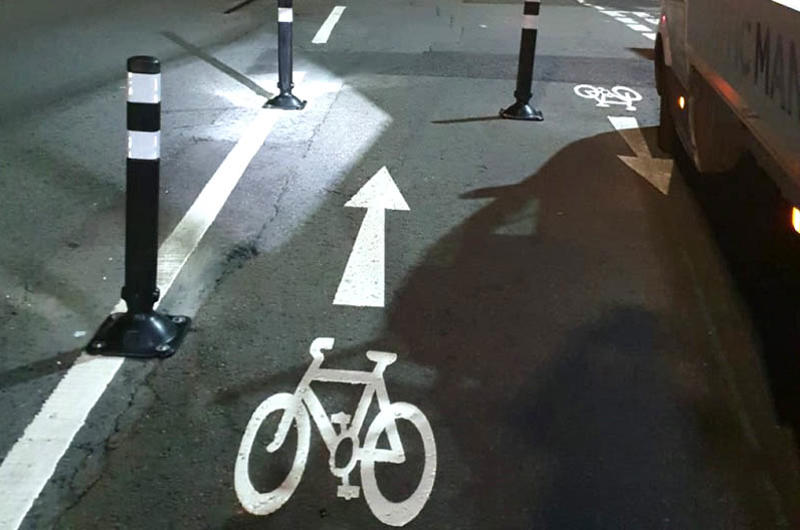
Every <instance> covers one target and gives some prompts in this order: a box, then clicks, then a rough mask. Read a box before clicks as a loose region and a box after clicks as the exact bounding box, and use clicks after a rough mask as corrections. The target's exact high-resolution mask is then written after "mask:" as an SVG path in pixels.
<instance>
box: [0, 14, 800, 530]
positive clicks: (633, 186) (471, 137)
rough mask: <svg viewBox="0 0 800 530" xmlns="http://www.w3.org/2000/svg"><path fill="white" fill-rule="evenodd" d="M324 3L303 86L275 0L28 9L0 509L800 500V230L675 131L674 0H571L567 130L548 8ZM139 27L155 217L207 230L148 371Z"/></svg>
mask: <svg viewBox="0 0 800 530" xmlns="http://www.w3.org/2000/svg"><path fill="white" fill-rule="evenodd" d="M134 4H135V5H134ZM296 4H297V5H296V6H295V9H294V62H295V64H294V69H295V85H296V86H295V89H294V91H295V93H296V94H297V95H298V96H300V97H301V98H303V99H307V100H308V106H307V107H306V109H304V110H303V111H299V112H287V111H276V110H263V109H262V108H261V107H262V105H263V104H264V102H265V100H266V99H267V98H268V97H270V96H272V95H275V93H276V88H275V83H276V80H277V74H276V72H277V38H276V26H277V24H276V22H277V16H278V14H277V10H276V9H275V5H274V2H265V1H264V0H256V1H254V2H250V3H244V4H239V5H237V3H236V2H233V1H217V0H202V1H197V0H194V1H192V2H189V1H184V0H180V1H174V2H170V3H169V5H166V4H163V3H162V2H155V1H152V0H148V1H143V2H136V3H130V2H116V1H115V2H98V1H96V0H77V1H74V2H69V3H56V4H53V3H52V2H44V1H38V0H37V1H31V2H24V3H14V4H13V5H12V3H8V2H6V3H3V4H2V5H0V71H2V72H3V76H2V78H0V206H1V207H0V232H2V237H0V425H1V426H2V428H0V459H2V460H1V461H0V529H3V530H5V529H7V528H8V529H16V528H26V529H27V528H65V529H66V528H74V529H87V528H104V529H105V528H132V529H139V528H141V529H149V528H231V529H234V528H274V529H290V528H303V529H306V528H308V529H311V528H320V529H351V528H352V529H355V528H358V529H361V528H381V527H387V526H406V527H408V528H422V529H434V528H435V529H458V530H462V529H464V530H466V529H495V528H497V529H532V528H546V529H559V530H562V529H596V528H597V529H621V528H632V529H650V528H674V529H687V528H702V529H715V528H720V529H722V528H725V529H731V528H737V529H738V528H747V529H750V528H752V529H767V528H797V527H798V526H800V501H799V499H800V479H799V478H798V477H800V473H798V470H799V469H800V466H798V445H797V443H796V436H797V435H796V433H797V432H798V431H797V429H798V428H800V412H799V411H800V403H798V402H797V401H798V398H797V396H798V388H797V384H796V381H797V374H798V357H797V347H796V345H797V344H798V342H799V341H800V337H798V329H800V326H798V319H797V315H798V313H797V309H796V301H797V300H798V299H800V281H798V279H797V278H798V275H797V274H796V271H797V270H798V267H800V258H799V256H800V250H799V249H798V243H797V241H796V239H794V238H793V237H792V234H791V233H790V230H789V227H788V223H787V222H786V219H787V218H786V217H785V214H786V208H787V205H785V204H783V203H782V201H781V199H780V197H779V196H778V194H777V192H776V191H775V189H774V187H773V186H772V185H771V183H770V182H769V181H768V178H767V177H766V176H765V175H764V174H763V172H761V170H760V169H759V168H758V167H757V166H756V165H755V163H754V162H753V161H752V160H750V159H749V158H748V159H744V160H743V161H742V162H741V164H740V165H739V166H738V167H737V168H736V170H735V171H733V172H731V173H729V174H725V175H715V176H712V177H708V176H706V177H701V176H699V175H697V174H696V173H695V172H693V171H692V169H691V167H690V164H689V163H688V161H687V160H686V157H685V155H683V154H680V153H679V154H678V155H677V160H672V159H670V158H669V157H668V156H667V155H666V154H664V153H662V152H660V151H659V150H658V148H657V147H656V146H655V143H656V142H655V128H654V127H655V126H656V125H657V123H658V96H657V94H656V91H655V88H654V81H653V72H652V69H653V65H652V49H653V44H654V42H653V38H654V33H655V31H656V26H655V24H656V22H657V18H658V15H659V9H658V5H657V2H656V1H655V0H608V1H606V2H604V3H601V4H597V5H589V4H588V3H584V2H579V1H577V0H555V1H552V2H550V1H548V2H543V5H542V7H541V16H540V18H539V22H538V23H539V38H538V43H537V55H536V63H535V75H534V77H535V83H534V97H533V101H532V103H533V105H534V106H535V107H536V108H538V109H541V110H542V112H543V113H544V117H545V120H544V121H543V122H541V123H529V122H515V121H506V120H501V119H498V118H497V114H498V110H499V109H500V108H501V107H504V106H508V105H509V104H511V103H512V102H513V95H512V94H513V91H514V83H515V77H516V68H517V52H518V49H519V36H520V25H521V15H522V6H521V5H520V4H521V2H516V1H515V2H512V1H509V0H484V1H474V0H441V1H434V0H411V1H399V0H382V1H380V2H375V1H367V0H353V2H351V3H347V4H344V9H343V10H342V9H341V8H339V9H337V10H335V14H336V16H338V18H336V16H335V17H334V18H330V15H331V13H332V11H334V8H335V7H336V5H337V4H335V3H332V2H329V1H327V0H325V1H323V0H298V1H297V2H296ZM340 5H341V4H340ZM226 11H228V12H227V13H226ZM326 20H327V21H328V22H326ZM321 28H324V31H322V32H320V29H321ZM313 41H317V42H313ZM138 54H153V55H156V56H158V57H159V58H160V59H161V61H162V72H163V74H162V77H163V104H162V161H161V174H162V180H161V185H162V189H161V196H160V200H161V211H160V239H161V241H162V242H164V245H171V244H172V243H173V242H174V241H175V238H176V237H177V236H174V237H173V236H171V234H173V233H181V232H180V230H177V231H176V227H181V226H183V225H182V224H181V223H186V222H187V221H186V219H188V218H189V217H191V219H194V220H195V221H196V217H197V216H200V217H202V218H203V219H204V220H205V222H206V223H207V225H208V230H207V231H206V232H203V233H201V234H200V235H201V236H202V237H199V238H198V239H197V240H196V241H191V242H188V243H187V242H186V241H179V242H178V243H180V244H181V245H184V246H185V255H184V257H185V258H186V261H185V263H183V264H182V265H181V266H180V267H179V268H177V269H176V270H175V273H176V275H175V276H174V278H173V279H174V281H172V282H171V283H170V284H169V285H167V286H166V288H165V289H162V291H164V297H163V300H162V301H161V305H160V306H159V308H160V309H161V310H164V311H167V312H170V313H173V314H184V315H189V316H191V317H192V319H193V322H192V327H191V330H190V333H189V335H188V336H187V338H186V340H185V342H184V343H183V345H182V346H181V347H180V349H179V351H178V352H177V354H176V355H174V356H173V357H170V358H168V359H165V360H161V361H146V362H144V361H131V360H128V361H125V362H124V363H118V362H117V361H115V360H111V361H109V360H107V359H103V358H96V357H89V356H86V355H85V354H82V353H81V351H82V348H84V347H85V346H86V344H87V342H88V341H89V339H90V338H91V336H92V334H93V333H94V331H95V330H96V328H97V326H98V325H99V324H100V323H101V322H102V320H103V319H104V317H105V316H106V315H107V314H108V312H109V311H110V310H111V309H112V307H114V305H115V304H116V303H117V301H118V299H119V289H120V287H121V286H122V276H123V268H122V264H123V239H124V238H123V235H124V205H125V189H124V188H125V178H124V171H125V169H124V156H125V153H124V138H125V114H124V113H125V72H124V69H125V59H126V58H127V57H128V56H131V55H138ZM580 85H591V86H590V87H583V88H578V89H577V90H576V87H579V86H580ZM618 86H622V87H627V89H622V90H618V91H617V94H618V95H619V94H622V95H623V96H626V97H627V99H626V98H625V97H623V98H619V97H617V98H616V99H614V98H612V104H610V105H607V106H602V105H598V103H600V101H599V100H598V99H592V97H591V96H592V95H593V94H594V95H597V89H596V88H592V87H602V88H606V89H612V88H613V87H618ZM625 99H626V100H625ZM622 100H625V101H624V104H619V103H620V102H621V101H622ZM243 153H245V154H243ZM236 168H238V169H236ZM220 179H222V180H225V181H226V182H228V183H230V186H229V189H228V190H227V191H220V190H221V189H222V188H220V187H219V184H218V182H219V180H220ZM223 188H224V186H223ZM204 190H205V191H204ZM227 193H229V196H228V195H227ZM214 199H217V200H219V206H220V207H221V209H219V208H218V209H217V210H219V211H217V210H215V209H214V208H211V207H209V206H208V204H210V203H211V202H213V200H214ZM193 205H195V206H193ZM197 205H199V206H197ZM192 208H194V209H192ZM187 212H200V213H198V214H197V215H195V214H192V215H187ZM195 221H192V222H195ZM174 231H175V232H174ZM170 248H171V247H170ZM181 248H183V247H181ZM162 287H163V286H162ZM368 352H373V353H369V354H368ZM374 352H387V353H390V354H395V355H385V353H377V354H376V353H374ZM312 354H313V355H315V356H316V357H313V356H312ZM320 355H323V356H324V361H322V364H321V365H320V360H321V357H320ZM115 363H117V364H115ZM326 370H329V371H326ZM273 395H277V397H270V396H273ZM362 396H363V397H362ZM40 411H41V412H40ZM282 411H288V413H286V414H284V413H283V412H282ZM281 419H284V422H283V423H282V422H281ZM75 431H76V432H75ZM276 433H277V434H276ZM276 439H277V441H276V443H274V444H273V443H272V442H273V440H276ZM59 448H61V449H59ZM287 477H288V478H287Z"/></svg>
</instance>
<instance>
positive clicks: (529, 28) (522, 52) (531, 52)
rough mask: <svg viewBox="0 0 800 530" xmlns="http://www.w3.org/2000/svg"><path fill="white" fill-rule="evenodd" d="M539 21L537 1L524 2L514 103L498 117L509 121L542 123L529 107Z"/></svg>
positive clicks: (541, 118)
mask: <svg viewBox="0 0 800 530" xmlns="http://www.w3.org/2000/svg"><path fill="white" fill-rule="evenodd" d="M538 21H539V0H533V1H526V2H525V8H524V10H523V13H522V37H521V39H520V43H519V66H518V68H517V89H516V90H515V91H514V97H515V98H516V100H517V101H516V102H515V103H514V104H513V105H511V106H510V107H508V108H507V109H505V110H501V111H500V116H501V117H503V118H508V119H511V120H529V121H542V120H543V119H544V116H543V115H542V113H541V111H538V110H536V109H534V108H533V107H531V106H530V104H529V102H530V100H531V96H532V95H533V92H532V86H533V62H534V59H535V58H536V34H537V31H538V29H537V28H538V26H539V24H538Z"/></svg>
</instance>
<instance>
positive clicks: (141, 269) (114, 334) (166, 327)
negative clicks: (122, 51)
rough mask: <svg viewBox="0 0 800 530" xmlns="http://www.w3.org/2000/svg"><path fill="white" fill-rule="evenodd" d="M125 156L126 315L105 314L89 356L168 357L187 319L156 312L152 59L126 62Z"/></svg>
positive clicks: (157, 154)
mask: <svg viewBox="0 0 800 530" xmlns="http://www.w3.org/2000/svg"><path fill="white" fill-rule="evenodd" d="M127 106H128V108H127V115H128V157H127V163H126V180H127V182H126V199H125V285H124V286H123V287H122V299H123V300H125V303H126V304H127V312H125V313H114V314H112V315H110V316H109V317H108V318H107V319H106V320H105V322H103V324H102V325H101V326H100V329H99V330H98V331H97V333H96V334H95V336H94V338H92V341H91V342H90V343H89V346H88V347H87V351H88V352H89V353H95V354H102V355H122V356H126V357H168V356H170V355H172V354H173V353H175V351H176V349H177V348H178V346H179V345H180V342H181V341H182V340H183V337H184V336H185V335H186V331H187V330H188V327H189V318H187V317H185V316H170V315H165V314H163V313H159V312H156V311H155V310H154V309H153V306H154V305H155V303H156V302H157V301H158V298H159V295H160V293H159V290H158V287H157V285H156V278H157V267H158V193H159V178H160V176H159V164H160V159H161V65H160V63H159V62H158V59H156V58H155V57H146V56H137V57H131V58H130V59H128V103H127Z"/></svg>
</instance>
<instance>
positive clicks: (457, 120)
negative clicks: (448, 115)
mask: <svg viewBox="0 0 800 530" xmlns="http://www.w3.org/2000/svg"><path fill="white" fill-rule="evenodd" d="M500 119H502V118H501V117H500V116H476V117H474V118H454V119H451V120H432V121H431V123H433V124H435V125H452V124H456V123H472V122H476V121H495V120H500Z"/></svg>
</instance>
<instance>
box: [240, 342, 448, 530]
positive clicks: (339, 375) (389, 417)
mask: <svg viewBox="0 0 800 530" xmlns="http://www.w3.org/2000/svg"><path fill="white" fill-rule="evenodd" d="M333 344H334V339H332V338H327V337H320V338H317V339H315V340H314V341H313V342H312V343H311V347H310V349H309V353H310V354H311V356H312V358H313V360H312V362H311V365H310V366H309V367H308V370H307V371H306V373H305V375H304V376H303V378H302V379H301V380H300V383H299V384H298V386H297V389H296V390H295V392H294V393H293V394H289V393H279V394H274V395H272V396H270V397H269V398H267V399H266V400H264V401H263V402H262V403H261V404H260V405H259V406H258V408H256V410H255V411H254V412H253V414H252V416H251V417H250V421H249V422H248V423H247V427H246V428H245V432H244V435H243V436H242V442H241V444H240V446H239V452H238V455H237V457H236V466H235V469H234V488H235V490H236V495H237V497H238V498H239V502H240V503H241V504H242V506H243V507H244V508H245V510H247V511H248V512H249V513H251V514H254V515H268V514H271V513H273V512H275V511H276V510H278V509H279V508H280V507H281V506H283V505H284V504H285V503H286V502H287V501H288V500H289V498H290V497H291V496H292V494H293V493H294V491H295V489H296V488H297V486H298V485H299V484H300V479H301V478H302V476H303V471H304V470H305V467H306V462H307V457H308V450H309V441H310V438H311V429H310V427H311V425H310V421H309V414H310V415H311V418H312V419H313V420H314V423H315V425H316V426H317V429H318V430H319V433H320V436H321V437H322V440H323V442H324V443H325V445H326V447H327V448H328V452H329V453H330V458H329V460H328V465H329V467H330V471H331V474H333V475H334V476H335V477H337V478H339V479H340V480H341V484H340V485H339V486H338V488H337V495H338V496H339V497H341V498H344V499H347V500H350V499H354V498H357V497H358V496H359V492H360V488H359V487H358V486H354V485H351V484H350V473H351V472H352V471H353V470H354V469H355V467H356V465H357V464H359V463H360V464H361V487H362V488H363V490H364V499H365V500H366V501H367V505H368V506H369V508H370V510H371V511H372V513H373V515H374V516H375V517H376V518H377V519H378V520H380V521H381V522H382V523H384V524H387V525H390V526H404V525H405V524H407V523H408V522H410V521H412V520H413V519H414V518H415V517H417V515H419V513H420V511H421V510H422V508H423V507H424V506H425V503H426V502H427V501H428V498H429V497H430V495H431V491H432V490H433V483H434V480H435V478H436V442H435V440H434V437H433V430H432V429H431V426H430V423H429V422H428V419H427V418H426V417H425V415H424V414H423V413H422V411H420V410H419V409H418V408H417V407H416V406H414V405H412V404H410V403H402V402H395V403H392V402H390V401H389V395H388V393H387V390H386V382H385V381H384V378H383V373H384V371H385V370H386V368H387V367H388V366H389V365H390V364H392V363H393V362H394V361H395V360H396V359H397V355H396V354H394V353H388V352H380V351H368V352H367V353H366V356H367V358H368V359H369V360H370V361H372V362H374V363H375V367H374V369H373V371H372V372H359V371H355V370H335V369H329V368H321V365H322V362H323V361H324V359H325V355H324V353H323V351H324V350H330V349H332V348H333ZM314 381H319V382H328V383H347V384H358V385H364V387H365V388H364V392H363V394H362V396H361V399H360V400H359V403H358V405H357V407H356V410H355V413H354V414H353V416H350V415H349V414H346V413H344V412H338V413H336V414H333V415H331V416H330V418H329V417H328V415H327V413H326V412H325V409H324V408H323V406H322V403H321V402H320V400H319V398H318V397H317V396H316V394H315V393H314V391H313V390H312V389H311V387H310V385H311V383H312V382H314ZM373 397H375V399H376V400H377V403H378V409H379V412H378V414H377V416H375V419H374V420H372V423H371V424H370V425H369V428H368V429H367V433H366V436H365V437H364V443H363V444H359V439H358V437H359V433H360V432H361V428H362V427H363V425H364V421H365V419H366V416H367V411H368V410H369V406H370V404H371V403H372V399H373ZM275 412H280V413H281V416H280V422H279V423H278V426H277V429H276V431H275V433H274V435H273V436H272V439H271V440H272V441H271V442H270V443H269V444H268V445H267V446H266V448H264V447H260V448H259V447H255V448H254V442H255V439H256V434H257V433H258V432H259V430H260V428H261V426H262V423H264V421H265V420H266V419H267V417H268V416H270V415H271V414H273V413H275ZM351 420H352V421H351ZM397 420H405V421H408V422H410V423H411V424H412V425H413V427H414V428H415V429H416V430H417V431H418V432H419V435H420V437H421V439H422V443H423V448H424V466H423V471H422V476H421V477H420V482H419V484H418V485H417V487H416V489H415V490H414V492H413V493H412V494H411V495H410V496H409V497H408V498H407V499H405V500H404V501H400V502H393V501H390V500H388V499H387V498H386V497H384V496H383V494H382V493H381V491H380V488H379V487H378V484H377V480H376V475H375V464H376V463H391V464H397V465H399V464H403V463H404V462H405V460H406V455H405V451H404V450H403V444H402V441H401V440H400V436H399V434H398V431H397V424H396V422H397ZM334 424H335V425H337V426H338V430H337V429H336V428H335V427H334ZM292 425H294V426H295V429H296V431H297V449H296V452H295V456H294V460H293V462H292V465H291V469H290V470H289V473H288V475H287V476H286V478H285V479H284V480H283V482H282V483H281V484H280V485H279V486H278V487H277V488H274V489H272V490H270V491H263V492H262V491H258V489H257V488H256V487H255V486H254V485H253V482H252V481H251V477H250V471H249V464H250V455H251V454H252V451H254V450H257V451H258V450H264V451H266V452H267V453H274V452H275V451H277V450H278V449H280V448H281V447H282V446H283V443H284V442H285V441H286V439H287V435H288V433H289V428H290V427H291V426H292ZM384 433H385V434H386V438H387V439H388V441H389V448H388V449H382V448H378V447H377V444H378V439H379V438H380V437H381V435H382V434H384ZM345 440H348V441H350V442H351V443H352V448H353V450H352V454H351V457H350V459H349V461H348V462H347V463H346V464H345V465H344V466H341V467H339V466H337V465H336V458H335V457H336V451H337V448H338V447H339V444H341V443H342V442H343V441H345Z"/></svg>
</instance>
